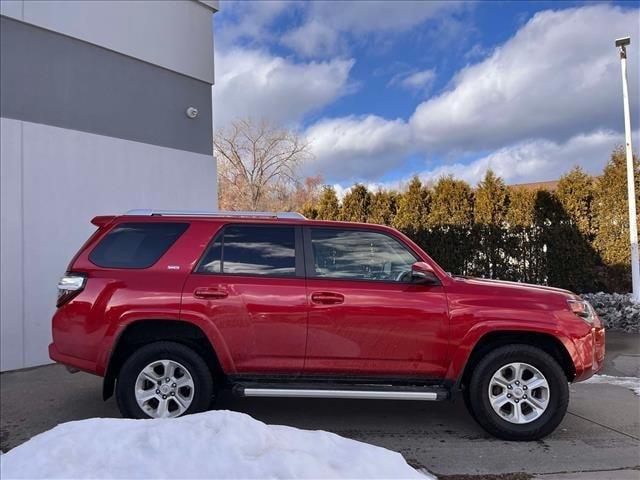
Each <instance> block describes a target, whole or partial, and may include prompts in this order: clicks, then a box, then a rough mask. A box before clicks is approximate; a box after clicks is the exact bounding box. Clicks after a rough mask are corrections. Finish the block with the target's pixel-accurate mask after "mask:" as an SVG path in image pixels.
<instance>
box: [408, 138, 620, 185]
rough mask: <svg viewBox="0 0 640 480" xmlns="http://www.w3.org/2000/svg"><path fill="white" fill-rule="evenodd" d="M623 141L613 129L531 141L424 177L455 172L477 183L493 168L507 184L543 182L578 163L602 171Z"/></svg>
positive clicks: (554, 178) (504, 148)
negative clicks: (564, 139) (558, 138)
mask: <svg viewBox="0 0 640 480" xmlns="http://www.w3.org/2000/svg"><path fill="white" fill-rule="evenodd" d="M623 142H624V136H623V135H622V134H620V133H616V132H612V131H596V132H592V133H590V134H586V135H584V134H579V135H576V136H575V137H572V138H570V139H569V140H567V141H566V142H563V143H557V142H553V141H551V140H527V141H524V142H521V143H517V144H515V145H511V146H508V147H503V148H500V149H498V150H496V151H495V152H493V153H491V154H489V155H487V156H484V157H482V158H479V159H477V160H475V161H473V162H470V163H467V164H462V163H455V164H452V165H442V166H439V167H437V168H434V169H432V170H428V171H425V172H422V173H421V174H420V177H421V178H423V179H425V180H435V179H437V178H439V177H441V176H443V175H449V174H451V175H453V176H454V177H456V178H460V179H462V180H466V181H467V182H469V183H470V184H472V185H475V184H476V183H478V182H479V181H480V180H481V179H482V177H484V174H485V173H486V171H487V170H488V169H492V170H493V171H494V172H495V173H496V174H497V175H499V176H501V177H502V178H503V179H504V180H505V182H506V183H511V184H513V183H526V182H539V181H546V180H556V179H558V178H560V176H561V175H562V174H564V173H566V172H567V171H568V170H569V169H571V168H572V167H573V166H575V165H580V166H582V168H583V169H584V170H585V171H586V172H587V173H591V174H599V173H601V172H602V168H603V167H604V165H605V164H606V162H607V161H608V160H609V156H610V155H611V151H612V150H613V149H614V148H615V147H616V146H617V145H620V144H622V143H623Z"/></svg>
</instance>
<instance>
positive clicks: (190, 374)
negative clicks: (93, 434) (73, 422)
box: [116, 342, 213, 418]
mask: <svg viewBox="0 0 640 480" xmlns="http://www.w3.org/2000/svg"><path fill="white" fill-rule="evenodd" d="M212 388H213V382H212V378H211V373H210V371H209V369H208V367H207V365H206V363H205V362H204V360H203V359H202V357H200V355H198V354H197V353H196V352H195V351H193V350H192V349H190V348H189V347H186V346H185V345H182V344H180V343H175V342H155V343H150V344H148V345H145V346H144V347H141V348H140V349H139V350H137V351H136V352H135V353H133V354H132V355H131V356H130V357H129V358H128V359H127V360H126V362H125V363H124V365H123V366H122V368H121V370H120V374H119V375H118V379H117V383H116V399H117V401H118V407H119V408H120V412H121V413H122V415H123V416H125V417H129V418H171V417H180V416H182V415H186V414H190V413H196V412H202V411H204V410H206V409H207V407H208V406H209V403H210V401H211V396H212Z"/></svg>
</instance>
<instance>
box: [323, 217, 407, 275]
mask: <svg viewBox="0 0 640 480" xmlns="http://www.w3.org/2000/svg"><path fill="white" fill-rule="evenodd" d="M311 245H312V249H313V257H314V270H315V272H314V275H315V276H316V277H322V278H339V279H352V280H380V281H391V282H409V281H410V280H411V265H412V264H413V263H414V262H416V261H417V258H416V257H415V256H414V255H413V253H411V252H410V251H409V250H408V249H407V248H406V247H405V246H404V245H402V244H401V243H400V242H399V241H397V240H396V239H394V238H392V237H390V236H389V235H385V234H384V233H379V232H373V231H365V230H350V229H344V230H341V229H337V228H312V229H311Z"/></svg>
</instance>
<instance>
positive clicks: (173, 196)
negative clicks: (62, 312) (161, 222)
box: [0, 118, 216, 370]
mask: <svg viewBox="0 0 640 480" xmlns="http://www.w3.org/2000/svg"><path fill="white" fill-rule="evenodd" d="M0 144H1V145H2V151H1V153H2V156H1V157H0V162H1V163H0V165H1V174H2V175H1V178H0V181H1V184H0V192H1V194H2V197H1V201H2V221H3V228H2V230H1V231H0V234H1V238H0V241H1V246H2V249H1V254H2V258H1V259H0V260H1V262H2V269H1V271H2V298H1V299H0V300H1V301H0V304H1V306H2V332H1V336H0V337H1V338H0V342H1V344H0V354H1V363H2V370H10V369H15V368H21V367H24V366H30V365H38V364H43V363H48V362H49V361H50V360H49V358H48V353H47V346H48V344H49V343H50V342H51V327H50V325H51V316H52V315H53V312H54V310H55V302H56V284H57V281H58V279H59V277H60V276H61V275H62V274H63V273H64V272H65V270H66V267H67V265H68V263H69V261H70V260H71V258H72V257H73V255H74V254H75V253H76V252H77V251H78V249H79V248H80V247H81V246H82V244H83V243H84V241H85V240H86V239H87V238H88V237H89V235H91V233H92V232H93V231H94V230H95V227H94V226H93V225H91V223H90V220H91V218H93V217H94V216H96V215H108V214H118V213H123V212H125V211H126V210H128V209H130V208H151V207H153V208H160V209H186V210H211V209H214V208H215V207H216V184H215V178H216V172H215V163H214V162H213V159H212V157H211V156H209V155H203V154H198V153H190V152H185V151H182V150H175V149H171V148H165V147H158V146H155V145H150V144H145V143H139V142H132V141H129V140H122V139H118V138H113V137H107V136H101V135H95V134H91V133H85V132H79V131H76V130H68V129H63V128H58V127H51V126H48V125H42V124H36V123H30V122H23V121H19V120H12V119H6V118H3V119H1V123H0ZM141 179H144V181H141ZM5 222H7V223H5ZM21 313H23V318H20V317H21Z"/></svg>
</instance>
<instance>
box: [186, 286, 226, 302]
mask: <svg viewBox="0 0 640 480" xmlns="http://www.w3.org/2000/svg"><path fill="white" fill-rule="evenodd" d="M193 296H194V297H196V298H206V299H209V300H215V299H221V298H227V297H228V296H229V294H228V293H227V292H226V291H225V290H221V289H219V288H207V287H203V288H196V291H195V292H193Z"/></svg>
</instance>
